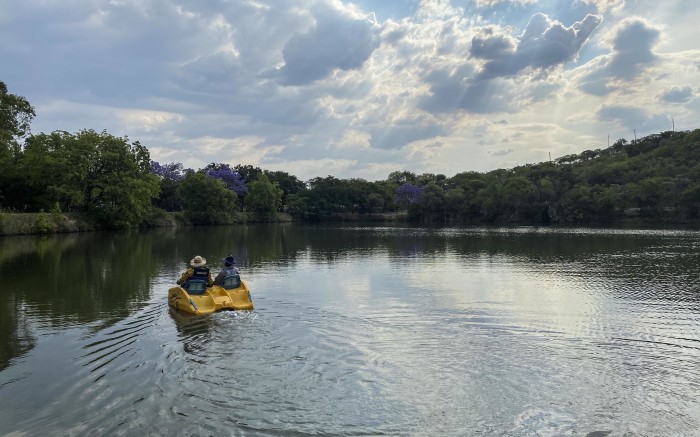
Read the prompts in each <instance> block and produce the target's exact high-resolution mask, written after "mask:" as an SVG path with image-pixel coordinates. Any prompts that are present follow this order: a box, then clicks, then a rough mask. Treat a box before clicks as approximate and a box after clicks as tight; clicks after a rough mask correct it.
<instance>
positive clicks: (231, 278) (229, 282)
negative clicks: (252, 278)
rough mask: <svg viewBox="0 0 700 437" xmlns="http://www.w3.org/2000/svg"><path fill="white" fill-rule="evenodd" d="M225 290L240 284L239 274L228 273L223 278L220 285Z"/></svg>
mask: <svg viewBox="0 0 700 437" xmlns="http://www.w3.org/2000/svg"><path fill="white" fill-rule="evenodd" d="M221 286H222V287H223V288H225V289H226V290H232V289H234V288H238V287H240V286H241V276H240V275H228V276H226V277H225V278H224V283H223V284H222V285H221Z"/></svg>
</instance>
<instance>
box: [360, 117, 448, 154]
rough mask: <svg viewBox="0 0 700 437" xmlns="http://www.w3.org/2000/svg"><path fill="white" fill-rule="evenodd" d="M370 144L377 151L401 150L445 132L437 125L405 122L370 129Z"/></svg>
mask: <svg viewBox="0 0 700 437" xmlns="http://www.w3.org/2000/svg"><path fill="white" fill-rule="evenodd" d="M370 133H371V135H372V140H371V142H370V144H371V145H372V147H374V148H377V149H384V150H386V149H399V148H402V147H404V146H406V145H408V144H410V143H412V142H414V141H420V140H426V139H428V138H433V137H436V136H440V135H443V134H445V130H444V129H443V128H442V127H441V126H439V125H436V124H430V123H426V124H421V123H410V122H403V123H402V124H394V125H391V126H388V127H387V126H381V127H377V128H373V129H370Z"/></svg>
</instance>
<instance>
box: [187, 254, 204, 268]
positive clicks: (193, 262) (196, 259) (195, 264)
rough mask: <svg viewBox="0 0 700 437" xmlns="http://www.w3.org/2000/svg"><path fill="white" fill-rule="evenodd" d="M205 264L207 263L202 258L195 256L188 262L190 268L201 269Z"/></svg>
mask: <svg viewBox="0 0 700 437" xmlns="http://www.w3.org/2000/svg"><path fill="white" fill-rule="evenodd" d="M206 263H207V260H206V259H204V258H203V257H201V256H199V255H197V256H195V257H194V258H192V260H191V261H190V265H191V266H192V267H202V266H203V265H205V264H206Z"/></svg>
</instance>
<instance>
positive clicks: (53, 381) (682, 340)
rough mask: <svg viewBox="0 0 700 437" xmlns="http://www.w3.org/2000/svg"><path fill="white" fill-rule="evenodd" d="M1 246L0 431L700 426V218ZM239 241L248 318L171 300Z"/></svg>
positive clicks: (528, 430)
mask: <svg viewBox="0 0 700 437" xmlns="http://www.w3.org/2000/svg"><path fill="white" fill-rule="evenodd" d="M0 241H1V244H0V274H1V275H2V276H3V278H8V280H7V282H6V284H7V286H3V288H2V290H0V294H1V296H2V300H1V302H2V303H1V304H0V341H1V342H2V343H1V344H0V346H1V347H2V348H1V349H0V434H3V433H5V432H17V433H22V432H26V433H28V434H37V435H39V434H56V433H58V434H89V433H90V432H91V430H99V431H97V432H99V433H101V434H148V433H149V432H150V433H153V432H157V433H162V434H202V433H208V434H247V435H270V434H272V435H281V434H295V435H296V434H303V433H311V434H339V435H341V434H342V435H345V434H392V435H396V434H400V435H405V434H428V433H433V434H444V435H473V434H475V433H483V434H487V435H567V434H569V435H587V434H590V435H605V434H606V433H611V435H624V434H625V433H631V434H633V435H634V434H637V435H670V434H680V435H684V434H687V433H689V432H691V430H697V429H698V426H700V414H698V411H700V410H698V405H699V404H698V401H697V399H696V392H697V388H698V387H700V371H698V370H696V367H697V366H696V365H695V363H696V362H697V360H698V359H700V328H699V326H700V324H699V323H698V322H699V321H700V319H699V318H698V314H699V313H698V310H700V305H699V302H698V297H699V296H700V292H699V291H700V289H699V288H698V285H697V284H698V279H700V278H699V277H698V276H699V273H698V271H697V268H696V267H697V265H698V261H700V254H699V253H698V251H697V248H698V247H700V244H698V243H699V242H700V233H697V232H693V231H683V232H675V231H674V232H669V231H645V232H641V231H633V230H612V231H611V230H607V231H606V230H583V229H552V228H540V229H538V228H518V229H495V228H468V229H457V228H454V229H452V228H434V229H433V228H412V227H400V226H396V227H395V226H386V227H349V226H344V225H331V226H300V225H296V224H289V225H281V226H279V225H270V226H268V225H263V226H240V227H208V228H204V227H202V228H191V229H179V230H178V229H162V230H151V231H147V232H131V233H104V234H96V233H95V234H83V235H68V236H52V237H48V238H39V237H38V238H34V237H25V238H16V239H15V238H6V239H3V240H0ZM229 253H231V254H233V255H234V257H235V258H236V259H237V260H238V261H239V267H240V269H241V271H242V275H243V277H244V278H245V279H247V280H248V283H249V285H251V290H252V294H253V298H254V300H255V302H256V310H255V311H252V312H222V313H215V314H212V315H211V316H208V317H194V316H191V315H187V314H184V313H179V312H176V311H174V310H171V309H169V308H168V306H167V303H166V295H167V289H168V288H169V287H170V286H171V285H172V283H173V281H174V279H175V278H177V277H178V276H179V274H180V272H181V271H182V269H183V268H184V267H185V266H186V264H187V262H188V261H189V260H190V259H191V258H192V256H193V255H195V254H199V255H202V256H204V257H205V258H207V259H209V261H210V265H212V267H214V268H216V267H217V266H218V264H217V263H218V262H219V261H220V260H221V259H222V258H223V257H225V256H226V255H228V254H229ZM46 363H51V365H50V366H46ZM10 393H12V396H10ZM75 405H80V406H81V407H80V408H74V407H75ZM105 411H109V414H105V413H104V412H105ZM92 432H95V431H92Z"/></svg>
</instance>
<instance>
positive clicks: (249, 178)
mask: <svg viewBox="0 0 700 437" xmlns="http://www.w3.org/2000/svg"><path fill="white" fill-rule="evenodd" d="M34 116H35V112H34V108H33V107H32V106H31V105H30V104H29V102H28V101H27V100H26V99H25V98H24V97H21V96H17V95H14V94H11V93H9V91H8V89H7V87H6V85H5V84H4V83H3V82H1V81H0V208H1V209H0V211H16V212H38V211H52V212H76V213H81V214H84V215H86V216H88V217H90V218H91V219H93V220H95V221H96V222H97V223H99V224H100V225H102V226H104V227H132V226H138V225H139V224H141V223H143V222H144V220H147V219H148V217H152V216H153V215H158V214H163V213H164V212H178V213H181V214H183V215H184V216H185V217H186V218H187V219H188V220H189V221H190V222H191V223H194V224H222V223H233V222H234V221H235V220H236V218H235V215H236V214H240V213H242V212H245V215H246V217H249V218H250V219H252V220H256V221H271V220H274V219H275V217H276V215H277V213H278V212H286V213H289V214H291V215H292V216H293V217H295V218H296V219H298V220H328V219H333V218H337V217H339V216H343V215H347V214H354V215H358V216H368V215H370V214H380V213H397V212H406V213H407V216H408V218H409V220H411V221H415V222H421V223H436V224H444V223H449V224H476V223H497V224H509V223H513V224H515V223H519V224H550V223H562V224H567V223H615V222H618V221H620V220H622V219H625V218H629V217H641V218H644V219H648V220H654V221H684V220H694V219H697V218H699V216H700V130H694V131H683V132H662V133H659V134H654V135H649V136H647V137H644V138H641V139H639V140H634V141H631V142H628V141H626V140H624V139H621V140H618V141H617V142H615V143H614V144H613V145H612V146H610V147H607V148H604V149H595V150H585V151H583V152H581V153H579V154H571V155H566V156H563V157H561V158H558V159H556V160H554V161H547V162H541V163H537V164H527V165H523V166H518V167H515V168H512V169H499V170H494V171H490V172H485V173H479V172H471V171H468V172H463V173H458V174H456V175H454V176H452V177H447V176H445V175H443V174H432V173H423V174H416V173H413V172H410V171H395V172H392V173H390V174H389V175H388V177H387V178H386V179H385V180H381V181H367V180H364V179H358V178H352V179H339V178H336V177H333V176H326V177H316V178H313V179H311V180H308V181H301V180H299V179H298V178H297V177H296V176H294V175H292V174H290V173H287V172H284V171H270V170H264V169H261V168H259V167H254V166H251V165H244V164H236V165H231V164H229V163H211V164H209V165H207V166H206V167H204V168H201V169H188V168H185V167H184V166H183V164H181V163H177V162H172V163H159V162H155V161H152V160H151V159H150V154H149V152H148V149H147V148H146V147H144V146H143V145H141V144H140V143H139V142H138V141H130V140H129V139H128V138H127V137H117V136H114V135H111V134H109V133H107V132H104V131H103V132H95V131H93V130H82V131H79V132H76V133H69V132H64V131H56V132H53V133H50V134H45V133H41V134H37V135H32V134H31V133H30V123H31V120H32V119H33V117H34Z"/></svg>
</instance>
